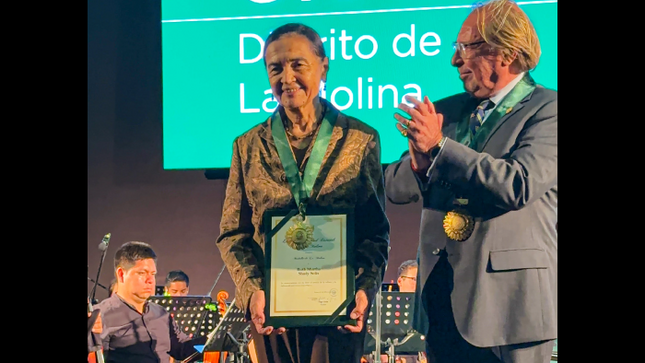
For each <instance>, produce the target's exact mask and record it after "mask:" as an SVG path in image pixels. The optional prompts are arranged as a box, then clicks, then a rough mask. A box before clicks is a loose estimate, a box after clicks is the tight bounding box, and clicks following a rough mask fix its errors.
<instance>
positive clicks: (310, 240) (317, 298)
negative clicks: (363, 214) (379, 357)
mask: <svg viewBox="0 0 645 363" xmlns="http://www.w3.org/2000/svg"><path fill="white" fill-rule="evenodd" d="M290 212H291V213H290ZM263 222H264V226H265V228H266V233H265V236H266V237H265V238H266V239H265V245H264V246H265V251H264V253H265V259H266V261H265V262H266V264H265V275H264V276H265V279H264V282H265V286H264V291H265V296H266V305H265V318H266V323H265V325H271V326H273V327H275V328H279V327H285V328H289V327H301V326H338V325H346V324H355V323H356V321H355V319H350V318H349V313H350V312H351V311H350V310H348V306H349V304H351V303H352V302H353V301H354V297H355V296H354V295H355V290H354V289H355V286H354V279H355V277H354V276H355V275H354V266H353V261H354V258H353V251H354V218H353V211H347V210H334V211H332V212H331V213H329V211H321V210H314V209H310V208H307V216H306V218H305V219H304V220H303V219H302V218H301V217H300V216H299V215H298V214H297V213H294V211H289V210H286V211H285V210H269V211H266V212H265V214H264V221H263Z"/></svg>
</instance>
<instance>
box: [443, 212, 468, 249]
mask: <svg viewBox="0 0 645 363" xmlns="http://www.w3.org/2000/svg"><path fill="white" fill-rule="evenodd" d="M443 229H444V231H445V232H446V235H447V236H448V238H450V239H452V240H455V241H458V242H461V241H465V240H467V239H468V237H470V235H471V234H472V233H473V229H475V221H474V220H473V217H471V216H469V215H467V214H463V213H459V212H457V211H454V210H453V211H450V212H448V213H446V216H445V217H444V219H443Z"/></svg>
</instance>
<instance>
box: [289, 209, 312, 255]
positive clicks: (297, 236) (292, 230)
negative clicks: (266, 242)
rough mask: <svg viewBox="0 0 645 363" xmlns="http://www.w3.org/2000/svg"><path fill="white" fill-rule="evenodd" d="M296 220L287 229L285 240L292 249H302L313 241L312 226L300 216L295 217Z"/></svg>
mask: <svg viewBox="0 0 645 363" xmlns="http://www.w3.org/2000/svg"><path fill="white" fill-rule="evenodd" d="M295 219H296V222H294V224H293V226H291V227H289V229H288V230H287V233H286V236H285V240H286V242H287V245H289V247H291V248H293V249H294V250H304V249H305V248H307V247H309V246H310V245H311V243H312V242H313V241H314V226H312V225H310V224H309V223H307V219H306V218H305V219H304V220H303V219H302V217H300V216H296V217H295Z"/></svg>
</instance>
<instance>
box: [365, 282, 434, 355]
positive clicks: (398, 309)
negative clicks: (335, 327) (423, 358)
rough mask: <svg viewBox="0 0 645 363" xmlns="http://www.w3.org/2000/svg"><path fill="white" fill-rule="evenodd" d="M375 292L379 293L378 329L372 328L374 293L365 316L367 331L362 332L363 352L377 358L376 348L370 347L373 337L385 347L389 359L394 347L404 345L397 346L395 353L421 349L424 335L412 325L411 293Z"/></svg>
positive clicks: (423, 346)
mask: <svg viewBox="0 0 645 363" xmlns="http://www.w3.org/2000/svg"><path fill="white" fill-rule="evenodd" d="M378 294H380V295H381V296H380V301H381V306H380V313H381V317H380V318H381V319H380V329H377V328H376V320H377V310H378V309H376V307H375V306H374V304H375V303H376V301H379V298H378V296H377V299H375V300H374V303H372V308H371V309H370V314H369V316H368V318H367V332H368V334H365V353H366V354H373V355H374V360H375V361H376V360H377V359H378V360H379V361H380V358H379V357H377V356H376V355H377V354H380V352H376V351H375V350H374V348H375V347H376V340H377V339H378V340H379V341H380V345H384V346H387V347H388V349H387V350H388V356H389V362H394V355H395V348H396V347H402V348H404V349H397V350H398V351H399V352H398V353H402V352H406V353H407V352H413V351H414V353H413V354H417V353H418V352H423V351H425V336H423V335H421V334H419V333H418V332H416V331H415V330H414V329H412V317H413V316H414V293H413V292H398V291H379V292H378V293H377V295H378ZM379 330H380V331H379ZM406 343H408V344H406ZM419 343H421V344H419ZM416 349H418V350H416ZM415 350H416V351H415Z"/></svg>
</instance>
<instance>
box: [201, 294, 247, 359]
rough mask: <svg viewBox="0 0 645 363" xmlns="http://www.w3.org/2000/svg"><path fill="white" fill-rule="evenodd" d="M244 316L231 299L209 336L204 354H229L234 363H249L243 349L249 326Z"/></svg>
mask: <svg viewBox="0 0 645 363" xmlns="http://www.w3.org/2000/svg"><path fill="white" fill-rule="evenodd" d="M244 315H245V314H244V311H243V310H242V309H239V308H238V307H237V306H235V299H233V301H231V303H230V305H229V306H228V308H227V309H226V312H225V313H224V316H223V317H222V319H221V320H220V322H219V324H217V327H215V330H213V331H212V332H211V333H210V334H209V337H208V341H206V344H205V345H204V352H230V353H232V355H233V356H234V362H235V363H250V357H249V354H248V351H247V350H246V349H245V348H246V346H247V344H248V343H249V341H250V337H249V334H248V331H249V329H250V328H251V325H250V323H249V322H247V321H246V318H245V316H244Z"/></svg>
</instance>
